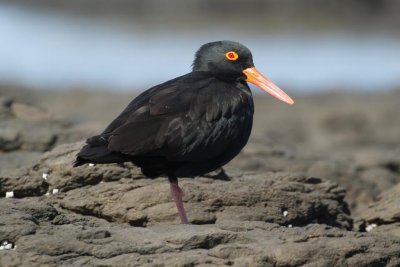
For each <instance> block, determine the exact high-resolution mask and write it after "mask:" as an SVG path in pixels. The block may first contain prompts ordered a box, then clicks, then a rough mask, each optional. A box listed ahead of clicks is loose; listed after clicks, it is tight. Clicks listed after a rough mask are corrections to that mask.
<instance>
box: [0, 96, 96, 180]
mask: <svg viewBox="0 0 400 267" xmlns="http://www.w3.org/2000/svg"><path fill="white" fill-rule="evenodd" d="M87 134H88V131H87V130H86V129H76V128H75V127H74V126H73V125H72V124H71V123H69V122H68V121H67V120H65V119H64V120H61V119H56V118H54V116H52V115H51V113H50V112H48V111H46V110H45V109H43V108H40V107H37V106H35V105H30V104H25V103H23V102H19V101H16V100H15V99H14V98H13V97H11V96H1V95H0V174H4V173H6V172H7V171H9V170H13V169H16V168H18V167H22V166H27V165H30V164H33V163H35V162H36V161H37V160H38V159H39V158H40V157H41V155H42V153H43V152H44V151H48V150H50V149H51V148H53V147H54V146H55V145H57V144H62V143H66V142H71V141H74V140H82V139H83V138H84V136H87Z"/></svg>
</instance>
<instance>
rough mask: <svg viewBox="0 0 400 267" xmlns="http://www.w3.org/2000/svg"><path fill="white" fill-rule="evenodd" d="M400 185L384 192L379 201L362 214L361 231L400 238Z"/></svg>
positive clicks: (359, 222)
mask: <svg viewBox="0 0 400 267" xmlns="http://www.w3.org/2000/svg"><path fill="white" fill-rule="evenodd" d="M399 199H400V183H399V184H397V185H396V186H395V187H393V188H392V189H389V190H387V191H385V192H383V193H382V194H381V195H380V196H379V199H378V201H376V202H374V203H372V204H371V205H370V206H369V207H368V208H365V209H364V210H363V211H362V212H361V213H360V215H359V216H360V218H359V219H358V220H357V224H358V227H359V230H360V231H363V232H365V231H367V232H374V233H375V232H379V233H385V234H389V235H394V236H398V237H400V208H399V207H400V200H399Z"/></svg>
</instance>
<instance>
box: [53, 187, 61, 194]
mask: <svg viewBox="0 0 400 267" xmlns="http://www.w3.org/2000/svg"><path fill="white" fill-rule="evenodd" d="M58 192H60V190H59V189H58V188H54V189H53V191H52V193H53V195H55V194H58Z"/></svg>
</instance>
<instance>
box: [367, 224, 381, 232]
mask: <svg viewBox="0 0 400 267" xmlns="http://www.w3.org/2000/svg"><path fill="white" fill-rule="evenodd" d="M377 226H378V225H377V224H376V223H371V224H369V225H368V226H367V227H365V231H367V232H371V231H372V229H374V228H376V227H377Z"/></svg>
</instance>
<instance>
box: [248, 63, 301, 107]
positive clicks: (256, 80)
mask: <svg viewBox="0 0 400 267" xmlns="http://www.w3.org/2000/svg"><path fill="white" fill-rule="evenodd" d="M243 73H244V74H245V75H246V77H247V79H246V82H249V83H252V84H255V85H257V86H258V87H259V88H261V89H262V90H263V91H265V92H267V93H269V94H271V95H272V96H274V97H276V98H278V99H279V100H281V101H283V102H285V103H288V104H289V105H293V104H294V101H293V99H291V98H290V97H289V96H288V95H287V94H286V93H285V92H284V91H282V90H281V89H280V88H279V87H278V86H276V85H275V84H274V83H273V82H271V81H270V80H269V79H268V78H267V77H265V76H264V75H262V74H261V72H259V71H258V70H257V69H256V68H255V67H251V68H248V69H245V70H244V71H243Z"/></svg>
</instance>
